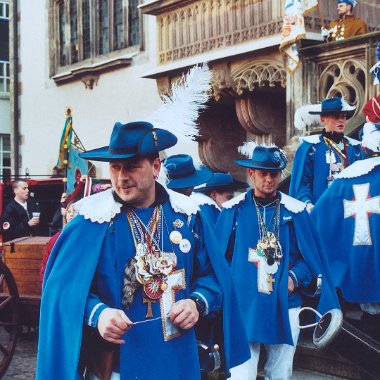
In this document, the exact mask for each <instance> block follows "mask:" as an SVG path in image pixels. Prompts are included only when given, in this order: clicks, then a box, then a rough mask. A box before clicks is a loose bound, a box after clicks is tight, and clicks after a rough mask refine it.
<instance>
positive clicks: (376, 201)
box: [310, 157, 380, 303]
mask: <svg viewBox="0 0 380 380" xmlns="http://www.w3.org/2000/svg"><path fill="white" fill-rule="evenodd" d="M310 215H311V218H312V219H313V220H314V222H315V223H316V226H317V229H318V231H319V233H320V235H321V237H322V242H323V244H324V245H325V248H326V251H327V252H328V258H329V259H328V265H329V266H330V268H332V269H333V271H334V277H333V281H334V286H336V287H338V288H339V289H341V291H342V295H343V298H344V299H345V300H347V301H349V302H355V303H369V302H379V301H380V292H379V289H380V265H379V263H380V157H372V158H367V159H365V160H362V161H358V162H355V163H354V164H352V165H351V166H349V167H348V168H346V169H345V170H343V171H342V172H341V173H340V174H339V176H338V178H337V179H336V180H335V181H334V183H333V184H332V185H331V186H330V188H329V189H328V190H327V191H326V192H325V193H324V194H323V196H322V197H321V198H320V199H319V201H318V202H317V203H316V205H315V207H314V209H313V210H312V212H311V214H310Z"/></svg>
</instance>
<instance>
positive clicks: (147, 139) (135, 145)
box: [79, 121, 177, 162]
mask: <svg viewBox="0 0 380 380" xmlns="http://www.w3.org/2000/svg"><path fill="white" fill-rule="evenodd" d="M176 143H177V137H176V136H175V135H173V133H171V132H169V131H166V130H165V129H159V128H154V127H153V125H152V124H151V123H148V122H145V121H135V122H131V123H127V124H121V123H115V125H114V127H113V130H112V134H111V138H110V143H109V146H104V147H102V148H98V149H93V150H88V151H87V152H83V153H80V154H79V156H80V157H82V158H84V159H86V160H94V161H105V162H109V161H116V160H125V159H127V158H131V157H146V156H149V155H151V154H154V153H158V152H160V151H162V150H164V149H167V148H170V147H172V146H173V145H175V144H176Z"/></svg>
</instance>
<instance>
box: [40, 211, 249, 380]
mask: <svg viewBox="0 0 380 380" xmlns="http://www.w3.org/2000/svg"><path fill="white" fill-rule="evenodd" d="M169 207H170V205H169ZM200 218H201V217H200ZM116 224H117V225H121V224H122V223H116ZM200 224H201V228H202V230H201V232H202V234H203V236H205V237H207V238H206V239H204V241H205V244H206V249H207V252H208V254H209V258H210V262H211V264H212V266H213V269H214V272H215V275H216V277H217V280H218V282H219V284H220V286H221V289H222V292H223V327H224V331H223V335H224V349H225V352H224V354H225V361H226V371H227V372H228V371H229V368H231V367H233V366H236V365H239V364H241V363H243V362H244V361H246V360H247V359H248V358H249V357H250V353H249V347H248V343H247V339H246V334H245V331H244V327H243V324H242V320H241V316H240V313H239V312H237V310H238V304H237V299H236V296H235V290H234V286H233V284H232V280H231V276H230V274H229V268H228V266H227V264H226V263H225V261H224V260H223V258H222V255H221V253H220V250H219V249H218V246H217V241H216V238H215V237H214V235H213V231H212V228H211V226H210V225H209V223H208V222H207V221H206V220H204V219H202V218H201V223H200ZM108 226H109V223H101V224H100V223H93V222H91V221H90V220H88V219H84V218H83V217H82V216H77V217H76V218H74V220H72V221H71V222H70V224H69V225H67V226H66V227H65V229H64V230H63V232H62V234H61V236H60V238H59V239H58V241H57V243H56V244H55V246H54V249H53V251H52V253H51V256H50V258H49V262H48V266H47V269H46V273H45V278H44V285H43V293H42V299H41V316H40V331H39V347H38V356H37V379H51V378H52V377H54V378H55V379H58V380H60V379H62V380H63V379H65V380H66V379H78V378H80V377H79V374H78V371H77V367H78V362H79V358H80V349H81V341H82V328H83V316H84V309H85V304H86V300H87V296H88V294H89V291H90V286H91V283H92V279H93V276H94V273H95V270H96V267H97V263H98V260H99V255H100V252H101V250H102V245H103V240H104V237H105V235H106V232H107V229H108ZM123 228H129V227H128V224H126V225H123ZM117 234H119V236H120V235H122V232H121V231H119V232H117ZM75 268H80V270H75ZM184 371H186V369H185V368H184Z"/></svg>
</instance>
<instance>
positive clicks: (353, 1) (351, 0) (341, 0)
mask: <svg viewBox="0 0 380 380" xmlns="http://www.w3.org/2000/svg"><path fill="white" fill-rule="evenodd" d="M337 3H338V4H340V3H347V4H350V5H352V8H355V7H356V5H357V4H358V2H357V1H356V0H337Z"/></svg>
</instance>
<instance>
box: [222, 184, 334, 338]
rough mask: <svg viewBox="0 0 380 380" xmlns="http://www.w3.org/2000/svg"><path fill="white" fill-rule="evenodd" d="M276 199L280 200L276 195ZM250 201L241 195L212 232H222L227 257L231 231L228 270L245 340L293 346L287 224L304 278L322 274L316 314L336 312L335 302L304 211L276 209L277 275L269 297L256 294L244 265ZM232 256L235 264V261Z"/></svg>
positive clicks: (251, 224)
mask: <svg viewBox="0 0 380 380" xmlns="http://www.w3.org/2000/svg"><path fill="white" fill-rule="evenodd" d="M281 197H284V195H283V194H281ZM251 198H252V190H250V191H249V192H248V193H246V195H245V197H244V198H242V200H241V202H239V203H237V204H235V205H233V206H232V207H230V208H224V209H223V211H222V213H221V215H220V217H219V219H218V223H217V227H216V230H217V231H223V234H220V244H221V246H222V249H223V252H227V250H228V244H229V241H230V236H231V233H232V231H233V229H234V228H235V231H234V233H235V243H234V253H233V254H234V256H233V262H232V267H231V269H232V274H233V278H234V280H235V281H236V283H235V285H236V289H237V292H238V297H239V301H240V302H239V303H240V306H241V310H242V312H243V316H244V323H245V326H246V331H247V333H248V338H249V340H250V341H251V342H256V343H267V344H283V343H287V344H293V341H292V337H291V332H290V325H289V316H288V308H289V303H288V299H290V297H289V296H288V270H289V263H290V254H291V253H290V250H291V248H290V246H291V242H290V241H289V240H288V236H289V235H288V231H289V228H290V227H289V226H287V224H288V223H293V225H294V230H295V235H296V241H297V242H296V243H297V244H298V248H299V251H300V252H301V254H302V257H303V260H304V261H305V263H306V264H307V266H308V268H309V270H310V272H311V273H312V274H313V275H314V276H318V275H319V274H322V278H323V285H322V294H321V297H320V299H319V305H318V310H319V311H320V312H321V313H322V314H323V313H325V312H326V311H328V310H330V309H333V308H337V307H339V302H338V299H337V296H336V293H335V291H334V289H333V288H332V287H331V286H330V280H329V275H328V273H326V271H325V270H324V265H323V262H322V260H321V258H320V256H319V252H321V247H320V244H319V240H318V238H317V236H318V235H317V233H316V230H315V229H314V226H313V224H312V223H311V222H310V218H309V215H308V213H307V211H305V210H303V211H298V212H292V211H290V210H289V209H287V208H286V206H285V207H284V206H283V205H282V204H281V226H280V242H281V246H282V251H283V255H284V257H283V258H282V259H281V264H280V266H279V270H278V272H277V273H276V279H275V286H274V287H273V288H274V289H275V291H273V293H271V294H269V295H268V294H263V293H260V292H258V291H257V281H258V280H257V270H255V269H254V265H253V263H250V262H248V249H249V248H254V247H256V244H257V241H258V239H259V232H258V226H257V217H255V214H252V213H254V212H255V211H256V210H255V209H254V207H252V205H251V203H252V201H251V200H250V199H251ZM292 201H293V202H296V203H297V204H300V203H301V202H299V201H296V200H294V199H293V200H292ZM230 202H231V201H230ZM227 203H228V202H227ZM225 205H226V204H225ZM236 222H237V223H236ZM235 256H239V257H240V258H238V259H235Z"/></svg>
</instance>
